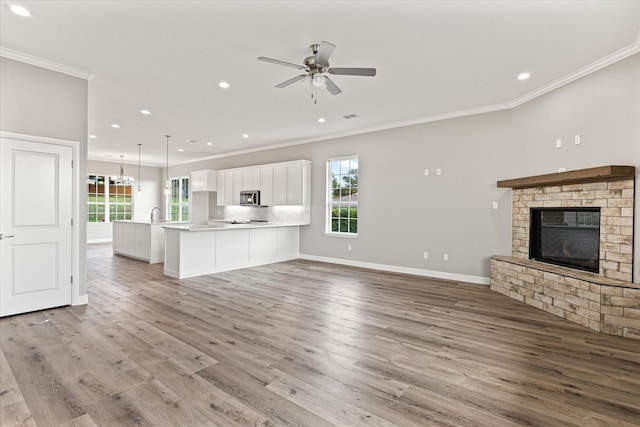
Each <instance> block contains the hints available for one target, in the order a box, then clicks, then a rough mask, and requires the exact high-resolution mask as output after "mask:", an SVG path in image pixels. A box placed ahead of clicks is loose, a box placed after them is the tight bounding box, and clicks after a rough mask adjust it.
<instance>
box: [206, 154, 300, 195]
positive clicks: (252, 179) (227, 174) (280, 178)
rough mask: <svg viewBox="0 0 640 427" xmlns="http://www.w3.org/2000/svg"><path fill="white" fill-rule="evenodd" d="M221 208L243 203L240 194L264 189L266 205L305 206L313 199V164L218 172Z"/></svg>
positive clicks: (276, 164) (287, 164)
mask: <svg viewBox="0 0 640 427" xmlns="http://www.w3.org/2000/svg"><path fill="white" fill-rule="evenodd" d="M217 181H218V195H217V196H218V199H217V202H218V203H217V204H218V206H230V205H239V204H240V191H251V190H260V204H262V205H264V206H283V205H303V206H309V203H310V200H311V162H310V161H308V160H296V161H292V162H285V163H274V164H271V165H260V166H252V167H248V168H238V169H227V170H222V171H218V174H217Z"/></svg>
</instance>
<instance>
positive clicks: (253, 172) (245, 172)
mask: <svg viewBox="0 0 640 427" xmlns="http://www.w3.org/2000/svg"><path fill="white" fill-rule="evenodd" d="M240 176H241V180H240V181H241V184H240V191H255V190H260V168H257V167H252V168H243V169H241V170H240Z"/></svg>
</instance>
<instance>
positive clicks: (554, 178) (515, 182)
mask: <svg viewBox="0 0 640 427" xmlns="http://www.w3.org/2000/svg"><path fill="white" fill-rule="evenodd" d="M635 174H636V168H635V166H600V167H597V168H589V169H579V170H576V171H568V172H558V173H550V174H546V175H537V176H528V177H526V178H517V179H505V180H503V181H498V187H503V188H533V187H547V186H553V185H568V184H584V183H588V182H605V181H618V180H622V179H630V178H633V177H634V176H635Z"/></svg>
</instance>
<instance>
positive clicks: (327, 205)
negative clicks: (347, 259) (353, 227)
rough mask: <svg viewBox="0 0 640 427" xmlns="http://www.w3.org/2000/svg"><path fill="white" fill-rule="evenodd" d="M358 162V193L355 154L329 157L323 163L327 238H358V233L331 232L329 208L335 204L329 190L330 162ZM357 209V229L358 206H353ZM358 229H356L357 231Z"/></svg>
mask: <svg viewBox="0 0 640 427" xmlns="http://www.w3.org/2000/svg"><path fill="white" fill-rule="evenodd" d="M353 159H355V160H358V191H360V182H359V178H360V158H359V157H358V155H357V154H354V155H351V156H340V157H331V158H328V159H327V160H326V162H325V165H326V170H325V179H326V185H327V187H326V189H325V225H324V235H325V236H327V237H346V238H350V239H355V238H357V237H358V233H344V232H340V231H331V206H332V205H334V204H337V203H332V200H331V190H332V189H333V182H332V180H331V162H333V161H336V160H353ZM343 203H344V202H343ZM344 204H345V206H350V204H349V203H348V202H347V203H344ZM355 206H357V207H358V219H357V221H358V227H359V226H360V205H359V204H357V205H355ZM359 229H360V228H358V230H359Z"/></svg>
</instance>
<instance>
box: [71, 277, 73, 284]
mask: <svg viewBox="0 0 640 427" xmlns="http://www.w3.org/2000/svg"><path fill="white" fill-rule="evenodd" d="M71 283H72V284H73V276H71Z"/></svg>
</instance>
